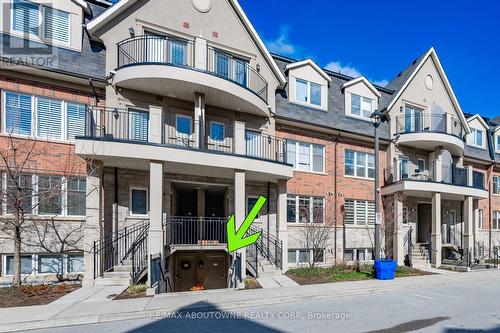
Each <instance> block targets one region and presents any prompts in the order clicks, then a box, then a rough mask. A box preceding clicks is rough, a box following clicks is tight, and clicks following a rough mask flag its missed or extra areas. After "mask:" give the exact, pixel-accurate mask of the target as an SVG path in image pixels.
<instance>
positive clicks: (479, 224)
mask: <svg viewBox="0 0 500 333" xmlns="http://www.w3.org/2000/svg"><path fill="white" fill-rule="evenodd" d="M483 226H484V220H483V210H482V209H478V210H477V228H478V229H483Z"/></svg>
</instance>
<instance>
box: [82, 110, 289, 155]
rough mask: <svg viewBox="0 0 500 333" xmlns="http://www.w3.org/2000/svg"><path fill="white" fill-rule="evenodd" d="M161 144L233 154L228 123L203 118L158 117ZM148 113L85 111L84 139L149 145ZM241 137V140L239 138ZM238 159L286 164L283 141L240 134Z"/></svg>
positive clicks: (232, 135) (249, 132) (258, 134)
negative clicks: (240, 145) (241, 156)
mask: <svg viewBox="0 0 500 333" xmlns="http://www.w3.org/2000/svg"><path fill="white" fill-rule="evenodd" d="M161 122H162V124H163V126H162V132H161V142H160V143H158V142H154V144H162V145H169V146H178V147H183V148H190V149H199V150H207V151H217V152H222V153H227V154H237V151H236V147H235V129H234V126H233V125H232V123H230V122H229V121H227V120H222V119H220V118H211V117H210V116H208V117H207V119H206V120H205V121H199V120H193V118H192V117H191V116H190V115H180V114H179V115H169V114H165V113H163V114H162V119H161ZM149 129H150V116H149V112H148V111H142V110H136V109H132V108H129V109H118V108H108V107H92V106H89V107H87V113H86V126H85V135H84V137H85V138H92V139H98V140H112V141H124V142H134V143H153V142H152V140H151V135H150V131H149ZM243 135H244V137H243ZM241 140H244V145H245V146H244V149H245V151H244V152H243V153H242V155H245V156H248V157H252V158H258V159H262V160H266V161H272V162H277V163H282V164H285V163H286V140H285V139H281V138H277V137H274V136H272V135H269V134H265V133H262V132H258V131H252V130H247V131H246V132H245V133H243V134H242V137H241Z"/></svg>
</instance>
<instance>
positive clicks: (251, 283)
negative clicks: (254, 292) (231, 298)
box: [245, 277, 262, 289]
mask: <svg viewBox="0 0 500 333" xmlns="http://www.w3.org/2000/svg"><path fill="white" fill-rule="evenodd" d="M261 288H262V287H261V286H260V283H259V282H258V281H257V279H256V278H254V277H247V278H246V279H245V289H261Z"/></svg>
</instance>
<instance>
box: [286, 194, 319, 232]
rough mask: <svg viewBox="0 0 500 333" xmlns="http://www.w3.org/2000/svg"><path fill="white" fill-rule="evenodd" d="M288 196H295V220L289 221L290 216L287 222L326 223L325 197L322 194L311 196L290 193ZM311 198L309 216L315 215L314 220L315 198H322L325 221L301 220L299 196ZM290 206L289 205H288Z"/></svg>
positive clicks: (293, 223) (298, 223)
mask: <svg viewBox="0 0 500 333" xmlns="http://www.w3.org/2000/svg"><path fill="white" fill-rule="evenodd" d="M288 197H294V198H295V222H289V221H288V218H287V221H286V223H287V224H288V225H302V226H303V225H308V224H309V223H316V224H324V223H325V198H324V197H321V196H309V195H299V194H288V195H287V199H288ZM301 197H302V198H309V216H312V217H313V220H314V199H315V198H316V199H322V201H323V222H314V221H310V222H305V223H304V222H300V214H299V206H300V204H299V198H301ZM287 208H288V207H287Z"/></svg>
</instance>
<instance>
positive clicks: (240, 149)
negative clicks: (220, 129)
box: [234, 121, 247, 155]
mask: <svg viewBox="0 0 500 333" xmlns="http://www.w3.org/2000/svg"><path fill="white" fill-rule="evenodd" d="M246 149H247V147H246V141H245V123H244V122H241V121H235V122H234V153H235V154H240V155H245V153H246Z"/></svg>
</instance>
